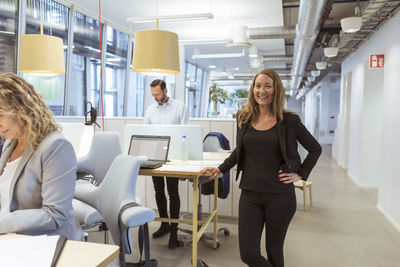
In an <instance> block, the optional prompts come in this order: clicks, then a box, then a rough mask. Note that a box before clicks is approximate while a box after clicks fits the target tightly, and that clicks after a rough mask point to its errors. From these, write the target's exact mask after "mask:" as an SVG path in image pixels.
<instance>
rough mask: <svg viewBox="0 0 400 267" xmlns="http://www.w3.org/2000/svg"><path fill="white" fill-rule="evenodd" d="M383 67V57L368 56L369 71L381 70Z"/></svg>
mask: <svg viewBox="0 0 400 267" xmlns="http://www.w3.org/2000/svg"><path fill="white" fill-rule="evenodd" d="M384 66H385V55H369V68H370V69H383V67H384Z"/></svg>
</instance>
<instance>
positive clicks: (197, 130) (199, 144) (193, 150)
mask: <svg viewBox="0 0 400 267" xmlns="http://www.w3.org/2000/svg"><path fill="white" fill-rule="evenodd" d="M132 135H162V136H170V137H171V143H170V147H169V153H168V159H170V160H171V159H181V155H182V136H184V135H185V136H186V138H187V140H188V148H189V149H188V150H189V155H188V159H189V160H202V159H203V135H202V131H201V126H200V125H159V124H157V125H155V124H127V125H125V139H124V142H125V143H124V144H125V146H124V147H125V149H126V150H128V148H129V142H130V138H131V136H132Z"/></svg>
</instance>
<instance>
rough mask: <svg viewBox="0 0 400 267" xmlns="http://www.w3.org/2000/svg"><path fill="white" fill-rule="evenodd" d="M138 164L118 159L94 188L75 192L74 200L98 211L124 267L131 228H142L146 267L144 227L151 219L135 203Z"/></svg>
mask: <svg viewBox="0 0 400 267" xmlns="http://www.w3.org/2000/svg"><path fill="white" fill-rule="evenodd" d="M140 164H141V160H140V159H138V158H136V157H132V156H128V155H119V156H117V157H116V158H115V159H114V161H113V162H112V164H111V166H110V168H109V170H108V171H107V174H106V176H105V177H104V180H103V181H102V183H101V184H100V185H99V186H98V187H93V186H91V185H90V184H86V185H81V186H79V187H77V188H76V192H75V198H77V199H79V200H80V201H82V202H84V203H87V204H89V205H90V206H92V207H93V208H95V209H96V210H98V211H99V212H100V214H101V216H102V217H103V218H104V221H105V223H106V225H107V226H108V229H109V230H110V233H111V235H112V238H113V241H114V243H115V244H117V245H119V246H120V263H121V265H122V266H125V264H126V262H125V254H126V253H128V254H131V253H132V242H131V228H132V227H137V226H141V227H143V232H144V248H145V253H144V254H145V266H150V245H149V234H148V223H149V222H151V221H153V220H154V218H155V215H154V211H153V210H152V209H149V208H146V207H143V206H141V205H139V204H138V203H136V202H135V201H136V194H135V190H136V181H137V177H138V173H139V169H140ZM143 232H142V233H143Z"/></svg>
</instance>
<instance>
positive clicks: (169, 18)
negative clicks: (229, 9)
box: [126, 13, 214, 23]
mask: <svg viewBox="0 0 400 267" xmlns="http://www.w3.org/2000/svg"><path fill="white" fill-rule="evenodd" d="M213 18H214V15H213V14H212V13H196V14H180V15H166V16H158V17H156V18H154V17H150V18H127V19H126V21H128V22H132V23H151V22H155V21H156V20H157V19H158V21H163V22H164V21H186V20H205V19H213Z"/></svg>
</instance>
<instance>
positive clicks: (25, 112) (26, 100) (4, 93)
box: [0, 73, 61, 148]
mask: <svg viewBox="0 0 400 267" xmlns="http://www.w3.org/2000/svg"><path fill="white" fill-rule="evenodd" d="M0 110H1V111H2V112H4V113H6V114H8V115H9V116H12V117H14V118H16V120H17V121H18V123H19V124H20V125H21V127H22V129H23V131H24V132H25V133H27V142H28V144H30V145H31V146H32V147H33V148H37V147H38V146H39V144H40V143H41V142H42V140H43V139H44V138H45V136H46V135H48V134H49V133H51V132H54V131H58V132H60V131H61V127H60V126H59V125H58V124H57V123H56V122H55V120H54V118H53V114H52V112H51V110H50V109H49V108H48V106H47V104H46V103H45V102H44V100H43V98H42V96H41V95H40V94H39V93H38V92H37V91H36V90H35V89H34V88H33V86H32V85H31V84H29V83H28V82H26V81H25V80H24V79H22V78H21V77H19V76H17V75H15V74H14V73H1V74H0Z"/></svg>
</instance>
